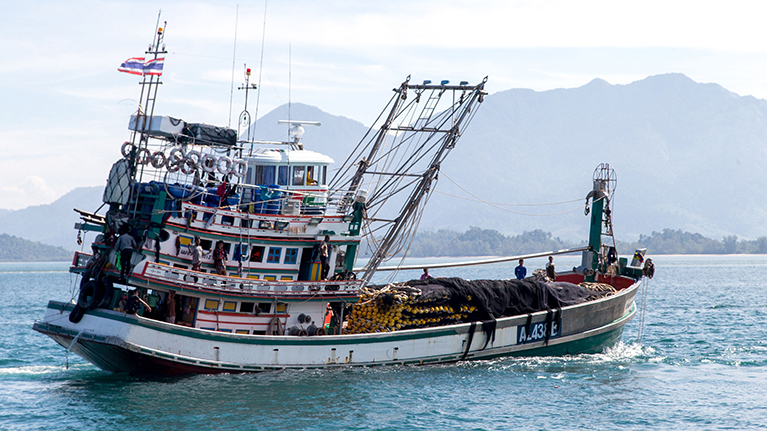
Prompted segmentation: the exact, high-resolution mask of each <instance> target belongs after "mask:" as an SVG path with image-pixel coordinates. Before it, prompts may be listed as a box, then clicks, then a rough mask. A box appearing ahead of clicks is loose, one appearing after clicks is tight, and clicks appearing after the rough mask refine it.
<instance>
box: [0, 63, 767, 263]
mask: <svg viewBox="0 0 767 431" xmlns="http://www.w3.org/2000/svg"><path fill="white" fill-rule="evenodd" d="M491 83H492V77H491V79H490V81H489V82H488V87H487V88H491V87H490V84H491ZM287 113H288V109H287V106H282V107H279V108H277V109H275V110H274V111H272V112H270V113H268V114H266V115H264V116H263V117H262V118H261V119H260V120H259V121H258V123H257V127H255V129H254V132H253V134H254V137H255V139H262V140H286V139H287V128H286V126H284V125H278V124H277V120H285V119H288V115H287ZM290 117H291V118H292V119H299V120H311V121H320V122H321V123H322V125H321V126H319V127H312V126H305V129H306V134H305V135H304V145H305V148H306V149H309V150H314V151H318V152H321V153H324V154H327V155H329V156H330V157H332V158H333V159H334V160H335V161H336V165H340V164H341V163H342V162H343V161H344V160H345V159H346V156H347V154H348V153H349V152H350V151H351V150H352V149H353V148H354V146H356V144H357V143H358V142H359V141H360V139H361V138H362V137H363V136H364V135H365V133H366V132H367V130H368V128H367V127H366V126H365V125H364V124H363V123H361V122H359V121H356V120H353V119H349V118H346V117H340V116H334V115H332V114H329V113H326V112H323V111H321V110H320V109H318V108H316V107H313V106H308V105H304V104H300V103H293V104H291V106H290ZM364 120H373V119H364ZM766 144H767V101H765V100H761V99H756V98H754V97H751V96H739V95H737V94H735V93H732V92H730V91H728V90H726V89H725V88H723V87H721V86H719V85H717V84H703V83H697V82H695V81H693V80H692V79H690V78H688V77H686V76H684V75H682V74H666V75H657V76H651V77H648V78H645V79H643V80H640V81H636V82H633V83H630V84H626V85H611V84H609V83H607V82H605V81H603V80H601V79H595V80H593V81H591V82H590V83H588V84H586V85H584V86H582V87H578V88H572V89H555V90H548V91H540V92H538V91H533V90H528V89H510V90H505V91H500V92H496V93H493V94H491V95H488V96H487V97H485V99H484V102H483V103H482V104H481V105H480V106H479V108H478V111H477V114H476V116H475V117H474V119H473V121H472V123H471V124H470V125H469V126H468V128H467V129H465V131H464V132H463V134H462V137H461V139H460V140H459V142H458V145H457V146H456V148H455V149H454V150H453V152H452V153H451V154H450V156H449V157H448V159H447V161H446V162H445V163H444V164H443V166H442V169H441V175H440V182H439V184H438V186H437V193H435V194H433V195H432V198H431V200H430V202H429V205H428V206H427V209H426V212H425V213H424V215H423V217H422V220H421V225H420V226H421V229H422V230H426V231H435V230H437V229H452V230H457V231H465V230H466V229H468V228H469V227H471V226H476V227H479V228H483V229H495V230H497V231H499V232H501V233H503V234H508V235H516V234H519V233H521V232H523V231H532V230H535V229H542V230H543V231H546V232H550V233H552V234H553V235H554V236H556V237H561V238H563V239H567V240H573V241H580V240H583V239H584V238H585V237H586V235H587V233H588V224H589V220H588V218H587V217H585V216H584V215H583V213H584V211H583V209H584V208H583V205H584V202H585V197H586V195H587V194H588V192H589V191H590V190H591V188H592V174H593V172H594V169H595V168H596V167H597V166H598V165H599V164H600V163H609V164H610V166H612V167H613V168H614V170H615V173H616V176H617V186H616V187H615V190H614V191H613V193H612V199H611V209H612V210H613V213H612V214H613V221H614V225H615V233H616V236H617V237H618V239H620V240H624V241H635V240H636V239H637V238H638V237H639V235H640V234H645V235H646V234H650V233H651V232H654V231H662V230H663V229H666V228H670V229H681V230H683V231H689V232H696V233H701V234H703V235H705V236H707V237H712V238H721V237H724V236H729V235H738V236H740V237H743V238H748V239H754V238H757V237H761V236H767V226H766V225H765V224H764V223H762V220H764V219H765V215H766V214H765V213H767V203H765V202H764V200H763V199H761V197H760V195H759V190H764V189H765V187H766V186H767V176H765V175H763V169H764V168H763V167H764V166H765V162H766V161H767V145H766ZM107 173H108V172H105V173H104V175H105V178H106V174H107ZM100 204H101V187H86V188H78V189H75V190H73V191H72V192H70V193H68V194H67V195H65V196H63V197H62V198H60V199H59V200H57V201H56V202H54V203H52V204H50V205H40V206H34V207H29V208H25V209H23V210H18V211H7V210H6V211H0V233H7V234H11V235H16V236H20V237H23V238H27V239H31V240H34V241H40V242H44V243H47V244H52V245H56V246H62V247H65V248H68V249H74V248H75V244H76V243H75V242H74V237H75V236H76V233H75V231H73V230H72V226H73V224H74V223H75V222H76V221H77V214H76V213H74V212H73V211H72V207H73V206H74V207H78V208H81V209H85V210H89V211H93V210H95V209H96V208H98V207H99V206H100ZM457 214H460V216H457Z"/></svg>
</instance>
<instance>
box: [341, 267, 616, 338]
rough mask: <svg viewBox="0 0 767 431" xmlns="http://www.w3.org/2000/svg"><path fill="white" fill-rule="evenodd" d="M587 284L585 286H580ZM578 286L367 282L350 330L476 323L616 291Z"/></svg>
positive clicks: (436, 280) (504, 282)
mask: <svg viewBox="0 0 767 431" xmlns="http://www.w3.org/2000/svg"><path fill="white" fill-rule="evenodd" d="M584 286H586V287H584ZM584 286H579V285H576V284H572V283H566V282H554V283H550V282H543V281H536V280H530V279H527V280H464V279H461V278H430V279H427V280H411V281H408V282H406V283H398V284H390V285H388V286H370V287H367V288H366V289H364V290H363V292H362V294H361V297H360V300H359V302H358V303H357V304H355V305H354V307H353V309H352V312H351V314H350V315H349V322H348V325H347V328H348V331H349V332H350V333H370V332H389V331H396V330H398V329H410V328H421V327H430V326H443V325H449V324H454V323H461V322H464V323H465V322H480V321H488V320H495V319H497V318H500V317H508V316H516V315H521V314H528V313H534V312H537V311H544V310H556V309H558V308H561V307H565V306H568V305H575V304H579V303H582V302H586V301H592V300H594V299H598V298H602V297H604V296H607V295H610V294H612V293H613V292H614V291H615V290H614V289H613V288H612V287H611V286H608V285H596V284H593V283H592V284H591V285H584Z"/></svg>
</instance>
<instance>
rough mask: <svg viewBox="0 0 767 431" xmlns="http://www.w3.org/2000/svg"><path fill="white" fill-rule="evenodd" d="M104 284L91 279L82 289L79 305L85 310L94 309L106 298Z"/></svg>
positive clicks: (78, 300)
mask: <svg viewBox="0 0 767 431" xmlns="http://www.w3.org/2000/svg"><path fill="white" fill-rule="evenodd" d="M104 290H105V289H104V284H103V283H99V282H98V281H94V280H91V281H89V282H87V283H85V286H83V287H82V289H80V296H79V297H78V298H77V305H79V306H80V307H81V308H83V309H85V310H93V309H94V308H96V307H98V306H99V304H101V300H102V299H103V298H104Z"/></svg>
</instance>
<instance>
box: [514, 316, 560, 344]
mask: <svg viewBox="0 0 767 431" xmlns="http://www.w3.org/2000/svg"><path fill="white" fill-rule="evenodd" d="M547 326H548V325H546V322H537V323H533V324H531V325H530V333H529V334H528V333H527V325H519V326H517V344H525V343H532V342H534V341H543V340H545V339H546V331H547ZM560 335H562V320H561V319H559V320H557V321H555V322H552V325H551V335H550V336H549V339H551V338H555V337H559V336H560Z"/></svg>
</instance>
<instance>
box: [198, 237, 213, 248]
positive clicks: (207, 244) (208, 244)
mask: <svg viewBox="0 0 767 431" xmlns="http://www.w3.org/2000/svg"><path fill="white" fill-rule="evenodd" d="M200 246H201V247H202V249H203V250H210V248H211V246H213V241H211V240H209V239H201V240H200Z"/></svg>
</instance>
